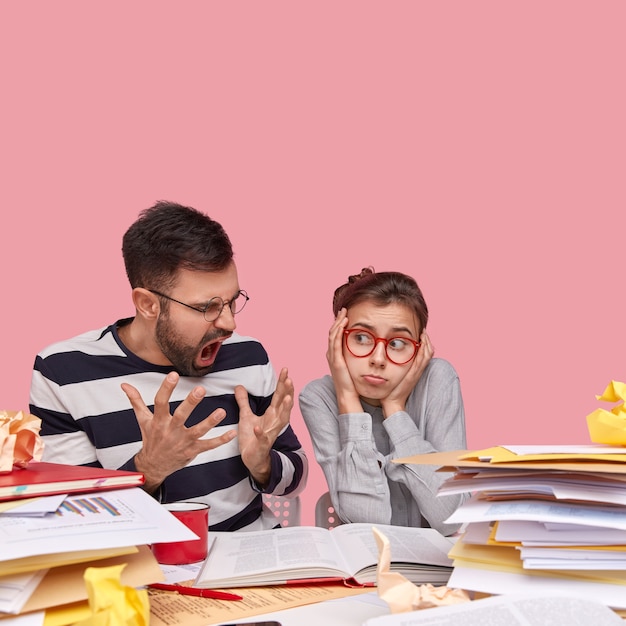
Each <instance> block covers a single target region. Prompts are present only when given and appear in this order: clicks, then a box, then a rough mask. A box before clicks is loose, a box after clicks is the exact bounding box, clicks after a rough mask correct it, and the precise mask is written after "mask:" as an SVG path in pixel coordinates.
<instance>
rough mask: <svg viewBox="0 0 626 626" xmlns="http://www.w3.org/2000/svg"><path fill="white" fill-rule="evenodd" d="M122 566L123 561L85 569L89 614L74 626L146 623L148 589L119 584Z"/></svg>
mask: <svg viewBox="0 0 626 626" xmlns="http://www.w3.org/2000/svg"><path fill="white" fill-rule="evenodd" d="M124 567H126V566H125V565H124V564H122V565H112V566H110V567H88V568H87V569H86V570H85V576H84V578H85V583H86V585H87V594H88V597H89V608H90V610H91V617H88V618H86V619H83V620H81V621H79V622H76V623H75V624H74V626H148V624H149V622H150V600H149V599H148V592H147V591H146V590H145V589H135V588H134V587H127V586H124V585H122V583H121V575H122V570H123V569H124Z"/></svg>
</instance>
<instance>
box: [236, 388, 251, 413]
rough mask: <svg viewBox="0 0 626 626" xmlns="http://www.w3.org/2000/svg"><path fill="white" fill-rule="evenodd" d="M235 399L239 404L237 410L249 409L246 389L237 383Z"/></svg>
mask: <svg viewBox="0 0 626 626" xmlns="http://www.w3.org/2000/svg"><path fill="white" fill-rule="evenodd" d="M235 400H237V404H238V405H239V410H240V411H243V410H245V409H247V410H248V411H249V410H250V403H249V402H248V391H247V390H246V388H245V387H244V386H243V385H237V386H236V387H235Z"/></svg>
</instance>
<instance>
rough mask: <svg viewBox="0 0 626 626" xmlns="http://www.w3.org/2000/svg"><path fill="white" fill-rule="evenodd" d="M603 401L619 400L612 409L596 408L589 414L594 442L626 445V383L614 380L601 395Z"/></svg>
mask: <svg viewBox="0 0 626 626" xmlns="http://www.w3.org/2000/svg"><path fill="white" fill-rule="evenodd" d="M596 398H597V399H598V400H602V401H603V402H617V403H618V404H617V405H616V406H614V407H613V408H612V409H611V410H610V411H607V410H606V409H596V410H595V411H593V412H592V413H590V414H589V415H587V428H588V429H589V436H590V438H591V441H593V442H594V443H606V444H611V445H617V446H624V445H626V406H625V405H624V401H625V400H626V384H624V383H620V382H617V381H615V380H612V381H611V382H610V383H609V384H608V385H607V387H606V389H605V390H604V393H603V394H602V395H601V396H596Z"/></svg>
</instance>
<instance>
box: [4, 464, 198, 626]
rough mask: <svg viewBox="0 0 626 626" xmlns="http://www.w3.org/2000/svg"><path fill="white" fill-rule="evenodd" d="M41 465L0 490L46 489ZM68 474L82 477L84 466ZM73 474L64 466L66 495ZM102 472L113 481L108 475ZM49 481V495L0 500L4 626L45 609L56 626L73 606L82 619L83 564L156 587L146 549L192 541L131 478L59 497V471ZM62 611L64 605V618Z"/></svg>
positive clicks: (18, 473)
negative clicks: (113, 569) (157, 544)
mask: <svg viewBox="0 0 626 626" xmlns="http://www.w3.org/2000/svg"><path fill="white" fill-rule="evenodd" d="M42 467H43V464H42V465H39V466H38V467H37V470H38V472H37V473H38V474H39V475H38V478H37V479H36V480H35V479H34V478H33V477H31V476H30V473H29V470H15V471H14V472H12V473H11V474H10V475H9V474H4V475H2V476H1V477H0V485H1V484H3V483H7V484H8V483H19V482H22V483H24V484H28V485H31V484H35V483H36V484H37V485H39V486H41V485H45V481H43V480H42V478H41V472H40V471H39V470H41V469H42ZM57 469H58V468H57ZM73 469H75V470H76V472H75V475H76V476H80V477H81V479H82V478H84V472H82V470H83V469H85V468H73ZM73 469H72V468H71V466H68V469H67V473H68V479H70V482H69V483H67V484H65V486H66V487H67V488H68V489H69V490H70V491H72V490H73V489H74V486H73V484H70V483H73V480H71V479H72V477H73V476H74V472H73ZM89 469H90V468H89ZM102 471H104V472H105V473H107V478H114V477H113V476H112V474H113V472H112V471H110V470H102ZM33 474H34V472H33ZM50 477H51V485H52V484H54V487H52V486H51V487H50V488H49V490H48V488H47V487H44V488H43V489H42V491H41V492H42V493H43V492H45V491H46V490H48V491H49V493H50V494H51V495H42V496H36V497H32V498H28V497H24V496H25V495H26V494H25V491H27V489H19V488H18V489H17V491H16V493H15V494H14V495H13V497H10V496H6V495H5V497H3V498H1V501H0V537H1V538H2V539H1V544H2V548H1V549H0V618H4V619H3V620H2V623H3V624H7V626H8V625H9V624H10V623H11V621H12V620H11V619H10V616H22V615H24V614H33V615H34V614H35V613H36V612H44V611H45V613H46V616H47V617H48V615H49V614H52V613H54V615H55V618H54V620H55V623H57V624H63V623H69V622H72V621H77V619H78V617H79V616H80V612H79V613H78V615H77V610H78V609H79V608H80V603H82V609H84V610H83V613H84V611H87V615H88V609H89V607H88V604H87V597H88V594H87V588H86V585H85V581H84V573H85V570H86V568H87V567H92V566H93V567H108V566H112V565H123V566H124V567H123V570H122V577H121V583H122V584H123V585H125V586H131V587H141V586H144V585H147V584H150V583H154V582H160V581H162V580H163V579H164V576H163V572H162V571H161V568H160V567H159V564H158V563H157V562H156V560H155V558H154V556H153V555H152V553H151V551H150V549H149V547H148V546H147V544H150V543H152V542H156V541H182V540H187V539H194V538H195V535H194V534H193V533H192V532H191V531H190V530H189V529H188V528H187V527H186V526H184V525H183V524H181V523H180V522H179V521H178V520H177V519H176V518H175V517H174V516H173V515H171V514H170V513H169V512H168V511H166V510H165V509H164V508H163V507H161V505H160V504H159V503H158V502H156V500H154V499H153V498H152V497H151V496H149V495H148V494H147V493H146V492H145V491H143V489H141V488H139V487H133V486H130V485H131V484H132V482H133V481H130V483H129V485H128V486H126V487H124V488H122V489H112V488H111V485H110V484H109V483H107V482H106V481H105V482H103V483H102V484H101V486H99V485H98V484H97V483H96V484H93V485H91V486H85V485H83V486H82V488H81V491H80V493H70V494H66V493H56V492H57V490H58V487H59V485H58V484H57V483H58V481H57V478H58V474H57V473H56V472H55V473H53V474H51V475H50ZM141 482H142V481H140V482H139V484H140V483H141ZM135 484H138V483H137V482H136V481H135ZM18 487H19V485H18ZM11 488H12V489H13V487H11ZM38 489H39V487H38ZM76 603H79V604H76ZM66 607H71V608H68V609H67V611H68V613H67V620H65V619H64V617H65V616H64V611H65V609H66Z"/></svg>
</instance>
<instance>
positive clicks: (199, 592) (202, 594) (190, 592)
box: [148, 583, 243, 600]
mask: <svg viewBox="0 0 626 626" xmlns="http://www.w3.org/2000/svg"><path fill="white" fill-rule="evenodd" d="M148 587H150V588H151V589H160V590H161V591H175V592H176V593H180V595H181V596H197V597H199V598H213V599H214V600H243V596H239V595H237V594H236V593H227V592H226V591H214V590H213V589H199V588H198V587H185V586H184V585H168V584H166V583H152V584H151V585H148Z"/></svg>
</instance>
